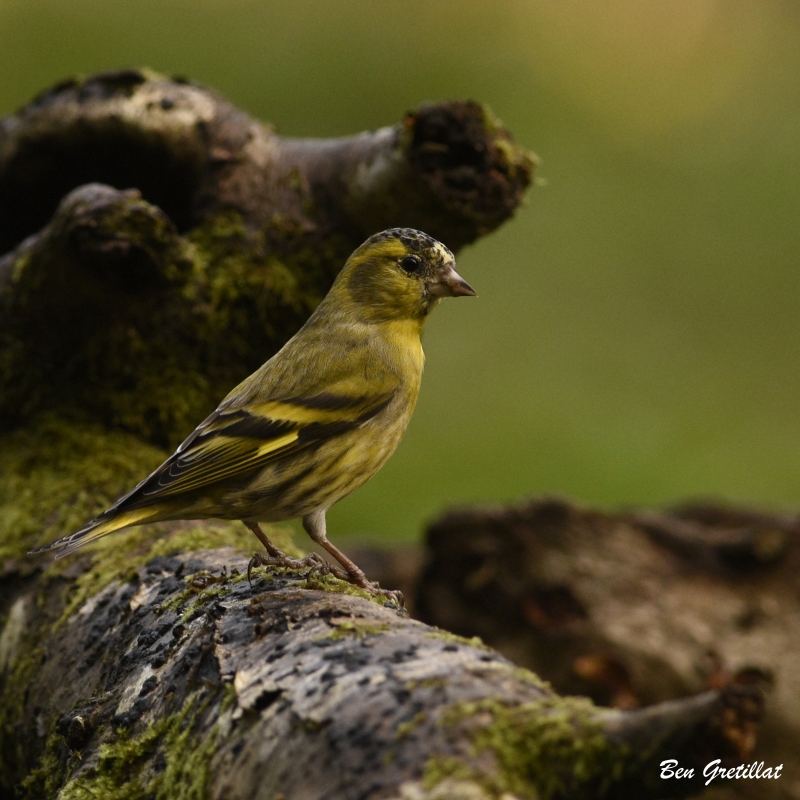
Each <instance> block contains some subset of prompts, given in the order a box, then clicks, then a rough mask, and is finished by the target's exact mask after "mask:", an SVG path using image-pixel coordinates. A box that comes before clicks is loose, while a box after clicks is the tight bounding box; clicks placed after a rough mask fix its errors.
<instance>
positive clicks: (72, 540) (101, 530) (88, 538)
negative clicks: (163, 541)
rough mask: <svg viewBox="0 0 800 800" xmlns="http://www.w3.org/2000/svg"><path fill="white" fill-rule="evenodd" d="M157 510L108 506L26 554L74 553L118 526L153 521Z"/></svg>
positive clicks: (61, 554) (157, 516) (61, 556)
mask: <svg viewBox="0 0 800 800" xmlns="http://www.w3.org/2000/svg"><path fill="white" fill-rule="evenodd" d="M158 511H159V509H158V508H153V507H152V506H151V507H149V508H136V509H131V510H130V511H115V510H114V509H113V508H110V509H109V510H108V511H106V512H104V513H103V514H101V515H100V516H99V517H95V518H94V519H93V520H92V521H91V522H87V523H86V524H85V525H84V526H83V527H82V528H79V529H78V530H77V531H75V533H71V534H70V535H69V536H64V537H63V538H61V539H56V541H54V542H50V544H46V545H44V547H37V548H36V550H31V551H30V553H28V555H32V554H34V553H43V552H45V551H46V550H57V551H58V553H57V554H56V558H64V556H68V555H69V554H70V553H74V552H75V551H76V550H77V549H78V548H79V547H83V546H84V545H85V544H89V542H93V541H95V540H96V539H99V538H100V537H101V536H106V535H107V534H109V533H114V531H118V530H120V528H127V527H128V526H129V525H140V524H142V523H143V522H155V521H156V520H157V519H158V518H159V516H160V515H159V513H158Z"/></svg>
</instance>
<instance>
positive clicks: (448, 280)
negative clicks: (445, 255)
mask: <svg viewBox="0 0 800 800" xmlns="http://www.w3.org/2000/svg"><path fill="white" fill-rule="evenodd" d="M428 291H429V292H430V293H431V294H435V295H436V296H437V297H477V296H478V293H477V292H476V291H475V290H474V289H473V288H472V287H471V286H470V285H469V284H468V283H467V282H466V281H465V280H464V279H463V278H462V277H461V276H460V275H459V274H458V273H457V272H456V271H455V270H454V269H453V268H452V267H450V266H447V267H444V268H443V269H442V271H441V272H440V273H439V275H438V276H437V278H436V280H435V281H431V282H430V283H429V284H428Z"/></svg>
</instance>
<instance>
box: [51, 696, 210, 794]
mask: <svg viewBox="0 0 800 800" xmlns="http://www.w3.org/2000/svg"><path fill="white" fill-rule="evenodd" d="M207 703H208V700H206V702H200V701H199V699H198V695H191V696H190V697H189V698H188V699H187V700H186V702H185V703H184V705H183V708H182V709H181V710H180V711H179V712H177V713H175V714H171V715H169V716H167V717H164V718H162V719H159V720H156V721H155V722H153V723H151V724H150V726H149V727H148V728H147V729H146V730H145V731H144V732H143V733H142V734H140V735H139V736H136V737H132V736H130V735H129V734H128V733H127V732H126V731H124V730H120V731H117V733H116V738H115V740H114V741H113V742H109V743H106V744H104V745H102V746H101V747H100V753H99V761H98V763H97V765H96V766H95V767H94V768H93V769H91V770H89V771H88V774H84V775H82V776H80V777H78V778H76V779H74V780H71V781H69V782H68V783H67V784H66V786H64V788H63V789H62V790H61V793H60V794H59V800H96V798H100V797H102V798H103V800H147V798H153V800H204V798H205V797H206V789H207V786H208V781H209V775H210V772H209V770H210V762H211V758H212V756H213V754H214V752H215V750H216V745H217V729H216V728H214V729H212V730H211V731H209V732H207V733H205V734H204V735H203V736H202V738H201V739H200V740H199V741H198V738H197V720H198V717H199V715H200V714H201V713H202V712H203V711H204V710H205V707H206V705H207ZM158 755H161V756H162V757H163V765H164V766H163V769H161V770H160V771H158V772H156V771H155V770H154V768H153V762H154V761H155V760H156V758H157V756H158Z"/></svg>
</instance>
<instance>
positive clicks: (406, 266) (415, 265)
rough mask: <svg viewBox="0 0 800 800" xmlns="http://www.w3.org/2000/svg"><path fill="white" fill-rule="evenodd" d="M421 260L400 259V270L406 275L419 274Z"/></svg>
mask: <svg viewBox="0 0 800 800" xmlns="http://www.w3.org/2000/svg"><path fill="white" fill-rule="evenodd" d="M420 266H422V259H421V258H420V257H419V256H404V257H403V258H401V259H400V268H401V269H403V270H405V271H406V272H408V273H414V272H419V268H420Z"/></svg>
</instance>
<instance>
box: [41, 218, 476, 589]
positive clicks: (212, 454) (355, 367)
mask: <svg viewBox="0 0 800 800" xmlns="http://www.w3.org/2000/svg"><path fill="white" fill-rule="evenodd" d="M455 267H456V263H455V258H454V256H453V254H452V252H451V251H450V250H449V249H448V248H447V247H446V246H445V245H444V244H442V243H441V242H439V241H437V240H436V239H434V238H433V237H431V236H429V235H428V234H426V233H423V232H421V231H418V230H415V229H412V228H391V229H389V230H385V231H382V232H380V233H376V234H374V235H373V236H371V237H369V238H368V239H367V240H366V241H365V242H364V243H363V244H362V245H361V246H360V247H358V248H357V249H356V250H355V251H354V252H353V253H352V255H351V256H350V257H349V258H348V259H347V261H346V263H345V265H344V267H343V268H342V269H341V271H340V272H339V274H338V275H337V277H336V279H335V280H334V282H333V285H332V286H331V288H330V290H329V291H328V293H327V295H326V296H325V297H324V298H323V300H322V301H321V302H320V303H319V305H318V306H317V308H316V309H315V311H314V312H313V313H312V314H311V316H310V317H309V318H308V320H307V321H306V323H305V324H304V325H303V326H302V327H301V328H300V330H299V331H298V332H297V333H296V334H295V335H294V336H293V337H292V338H291V339H290V340H289V341H288V342H287V343H286V344H285V345H284V346H283V347H282V348H281V349H280V350H279V351H278V352H277V353H276V354H275V355H274V356H272V358H270V359H269V360H268V361H267V362H266V363H265V364H263V365H262V366H261V367H260V368H259V369H258V370H256V371H255V372H254V373H253V374H252V375H250V377H248V378H246V379H245V380H243V381H242V382H241V383H240V384H239V385H238V386H236V387H235V388H234V389H233V390H232V391H231V392H230V393H229V394H228V395H227V396H226V397H225V398H224V399H223V400H222V402H221V403H220V404H219V406H218V407H217V408H216V409H215V410H214V411H213V412H212V413H211V414H210V415H209V416H208V417H207V418H206V419H205V420H203V421H202V422H201V423H200V424H199V425H198V426H197V427H196V428H195V429H194V430H193V431H192V432H191V433H190V434H189V436H187V437H186V439H185V440H184V441H183V442H182V443H181V444H180V445H179V446H178V448H177V450H176V451H175V452H174V453H173V454H172V455H171V456H170V457H169V458H167V459H166V461H164V463H163V464H161V465H160V466H159V467H158V468H157V469H156V470H155V471H153V472H152V473H151V474H150V475H149V476H147V477H146V478H145V479H144V480H142V481H141V482H140V483H139V484H138V485H137V486H136V487H135V488H134V489H132V490H131V491H130V492H128V493H127V494H125V495H123V496H122V497H120V498H119V499H118V500H117V501H116V502H115V503H114V504H113V505H112V506H110V507H109V508H108V509H107V510H105V511H103V512H102V513H101V514H99V515H98V516H97V517H95V518H94V519H92V520H91V521H89V522H87V523H86V524H85V525H84V526H83V527H81V528H79V529H78V530H77V531H75V532H74V533H71V534H70V535H68V536H64V537H63V538H61V539H58V540H56V541H54V542H52V543H50V544H47V545H45V546H43V547H40V548H38V549H37V550H34V551H32V553H39V552H43V551H49V550H55V551H57V554H56V557H57V558H61V557H63V556H66V555H68V554H70V553H72V552H74V551H75V550H77V549H78V548H79V547H83V546H84V545H85V544H88V543H89V542H92V541H95V540H96V539H99V538H100V537H102V536H106V535H108V534H110V533H113V532H114V531H117V530H120V529H122V528H127V527H129V526H133V525H142V524H146V523H152V522H162V521H167V520H195V519H212V518H213V519H226V520H241V521H242V522H243V523H244V524H245V525H246V526H247V528H249V530H250V531H252V532H253V533H254V534H255V536H256V537H257V538H258V539H259V541H260V542H261V544H262V545H263V546H264V549H265V550H266V555H262V554H260V553H257V554H256V555H255V556H254V557H253V559H252V560H251V562H250V566H249V567H248V575H249V574H250V569H251V568H252V567H253V566H254V565H262V564H273V565H278V566H284V567H289V568H304V567H310V568H311V569H317V570H321V571H332V572H333V574H334V575H336V577H339V578H343V579H345V580H347V581H349V582H350V583H352V584H354V585H356V586H358V587H361V588H363V589H367V590H371V591H376V592H383V593H384V594H387V595H391V596H393V597H396V594H397V593H391V592H387V591H386V590H382V589H381V588H380V587H379V585H378V584H377V583H373V582H371V581H369V580H368V579H367V577H366V575H365V573H364V572H363V571H362V570H361V569H360V568H359V567H358V566H357V565H356V564H355V563H354V562H353V561H352V560H351V559H350V558H348V557H347V556H346V555H345V554H344V553H343V552H342V551H341V550H340V549H339V548H338V547H336V546H335V545H334V544H332V543H331V542H330V541H329V540H328V537H327V532H326V520H325V515H326V513H327V511H328V510H329V509H330V508H331V506H333V505H334V504H335V503H336V502H338V501H339V500H341V499H342V498H343V497H345V496H347V495H349V494H350V493H351V492H352V491H354V490H355V489H357V488H358V487H359V486H361V485H362V484H363V483H364V482H365V481H367V480H368V479H369V478H371V477H372V476H373V475H374V474H375V473H376V472H378V470H379V469H380V468H381V467H382V466H383V465H384V464H385V463H386V461H387V460H388V458H389V457H390V456H391V455H392V453H393V452H394V451H395V449H396V448H397V446H398V444H399V443H400V440H401V439H402V437H403V434H404V433H405V431H406V428H407V426H408V423H409V420H410V419H411V414H412V412H413V410H414V406H415V405H416V402H417V398H418V396H419V389H420V383H421V379H422V371H423V366H424V362H425V356H424V353H423V350H422V343H421V338H420V337H421V333H422V329H423V325H424V323H425V321H426V319H427V318H428V315H429V314H430V313H431V311H432V310H433V308H434V307H435V306H436V305H438V303H439V302H440V301H441V300H442V299H443V298H444V297H459V296H475V295H476V292H475V291H474V290H473V289H472V287H471V286H470V285H469V284H468V283H467V282H466V281H465V280H464V279H463V278H462V277H461V276H460V275H459V274H458V273H457V272H456V269H455ZM296 518H300V519H301V520H302V524H303V527H304V529H305V530H306V532H307V533H308V535H309V536H310V537H311V539H312V540H313V541H314V542H315V543H316V544H318V545H319V546H321V547H322V548H324V549H325V550H326V551H327V552H328V553H330V555H331V556H332V557H333V558H334V559H335V560H336V561H337V562H338V563H339V564H340V565H341V567H342V568H341V569H339V568H337V567H336V566H335V565H333V564H328V562H326V561H324V560H323V559H322V558H321V557H320V556H319V555H318V554H316V553H314V552H312V553H309V555H308V556H306V557H305V558H303V559H294V558H291V557H289V556H288V555H286V554H285V553H283V552H282V551H281V550H280V549H279V548H278V547H276V546H275V545H274V544H273V543H272V542H271V541H270V540H269V539H268V538H267V536H266V535H265V534H264V532H263V530H262V528H261V525H260V523H268V522H279V521H283V520H288V519H296ZM401 601H402V600H401Z"/></svg>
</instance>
